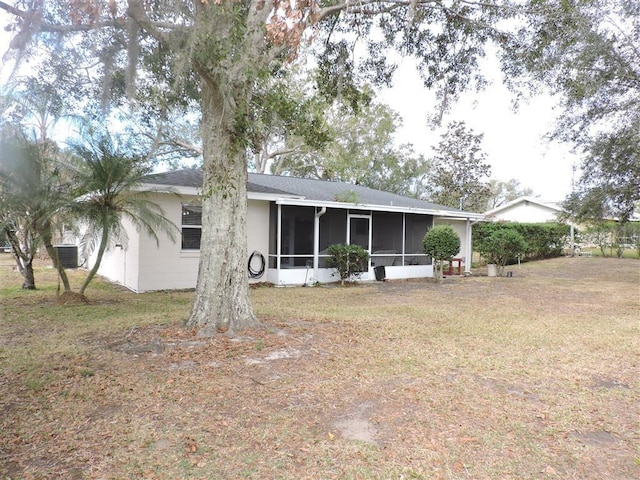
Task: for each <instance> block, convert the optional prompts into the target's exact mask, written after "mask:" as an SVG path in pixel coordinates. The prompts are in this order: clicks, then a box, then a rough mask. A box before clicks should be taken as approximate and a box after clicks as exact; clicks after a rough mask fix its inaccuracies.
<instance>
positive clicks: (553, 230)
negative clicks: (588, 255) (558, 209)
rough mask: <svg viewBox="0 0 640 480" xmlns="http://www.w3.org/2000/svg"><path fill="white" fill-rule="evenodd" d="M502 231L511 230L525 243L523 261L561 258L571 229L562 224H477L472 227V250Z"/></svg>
mask: <svg viewBox="0 0 640 480" xmlns="http://www.w3.org/2000/svg"><path fill="white" fill-rule="evenodd" d="M503 230H513V231H515V232H517V233H519V234H520V235H522V237H523V238H524V240H525V241H526V242H527V248H526V250H525V252H524V256H523V260H541V259H543V258H553V257H560V256H562V254H563V249H564V246H565V245H566V244H567V243H569V235H570V232H571V227H570V226H569V225H566V224H563V223H517V222H504V223H503V222H495V223H494V222H487V223H479V224H477V225H474V227H473V248H474V250H476V251H478V246H479V245H481V244H482V242H483V241H484V239H485V238H487V237H489V236H491V234H493V233H494V232H498V231H503Z"/></svg>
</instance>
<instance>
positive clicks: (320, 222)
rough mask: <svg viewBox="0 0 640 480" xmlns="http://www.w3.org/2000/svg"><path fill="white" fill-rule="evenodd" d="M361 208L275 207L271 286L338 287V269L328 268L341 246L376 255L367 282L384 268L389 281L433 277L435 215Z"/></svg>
mask: <svg viewBox="0 0 640 480" xmlns="http://www.w3.org/2000/svg"><path fill="white" fill-rule="evenodd" d="M358 207H360V206H351V205H349V206H345V208H340V207H335V206H318V205H299V204H291V203H288V202H287V201H276V202H273V203H271V205H270V212H269V254H268V267H269V268H268V269H267V272H268V281H269V282H271V283H274V284H276V285H288V284H310V283H315V282H321V283H324V282H332V281H336V277H335V276H333V275H334V272H335V271H334V269H331V268H328V267H327V259H328V258H329V256H328V255H327V248H328V247H329V246H330V245H333V244H338V243H349V244H355V245H360V246H361V247H363V248H364V249H365V250H367V251H369V252H370V259H369V262H368V265H367V266H366V269H365V271H364V273H363V274H362V276H361V279H362V280H373V279H374V278H375V277H376V275H375V267H382V266H383V267H384V273H385V277H386V278H389V279H394V278H418V277H428V276H432V274H433V270H432V262H431V258H430V257H429V256H428V255H426V254H425V253H424V250H423V247H422V239H423V238H424V235H425V233H426V232H427V230H428V229H429V228H431V227H432V226H433V224H434V216H433V215H429V214H424V213H411V212H404V211H393V210H394V209H392V208H390V209H389V210H390V211H380V210H373V209H371V207H369V209H366V208H361V207H360V208H358ZM395 210H399V209H395ZM378 273H379V270H378ZM378 278H379V275H378Z"/></svg>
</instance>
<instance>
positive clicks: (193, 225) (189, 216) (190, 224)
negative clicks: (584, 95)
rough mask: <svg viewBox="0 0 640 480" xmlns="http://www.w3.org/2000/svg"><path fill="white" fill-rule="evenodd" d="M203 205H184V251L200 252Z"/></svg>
mask: <svg viewBox="0 0 640 480" xmlns="http://www.w3.org/2000/svg"><path fill="white" fill-rule="evenodd" d="M201 236H202V205H192V204H185V205H182V250H200V237H201Z"/></svg>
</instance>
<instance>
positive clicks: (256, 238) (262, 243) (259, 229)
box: [247, 200, 269, 283]
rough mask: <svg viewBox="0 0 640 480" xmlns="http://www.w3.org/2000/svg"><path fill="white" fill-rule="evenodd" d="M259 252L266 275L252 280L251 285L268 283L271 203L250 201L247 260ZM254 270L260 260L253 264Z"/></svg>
mask: <svg viewBox="0 0 640 480" xmlns="http://www.w3.org/2000/svg"><path fill="white" fill-rule="evenodd" d="M254 251H255V252H259V253H260V254H262V256H263V257H264V261H265V262H267V265H265V271H264V275H263V276H262V277H261V278H256V279H253V278H250V279H249V282H250V283H255V282H266V281H268V261H269V202H265V201H258V200H249V204H248V211H247V259H248V258H249V255H251V253H252V252H254ZM252 265H253V268H254V269H255V268H258V267H259V263H258V259H254V261H253V262H252Z"/></svg>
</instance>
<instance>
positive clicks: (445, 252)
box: [422, 225, 460, 281]
mask: <svg viewBox="0 0 640 480" xmlns="http://www.w3.org/2000/svg"><path fill="white" fill-rule="evenodd" d="M422 244H423V245H424V251H425V253H426V254H427V255H430V256H431V258H433V259H434V260H435V261H436V263H434V269H433V273H434V275H435V277H436V280H438V281H442V266H443V263H444V261H445V260H446V261H449V260H451V259H452V258H453V256H454V255H456V254H457V253H458V252H459V251H460V237H458V234H457V233H456V232H455V231H454V230H453V227H451V225H437V226H435V227H433V228H432V229H431V230H429V231H428V232H427V234H426V235H425V236H424V239H423V240H422Z"/></svg>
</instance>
